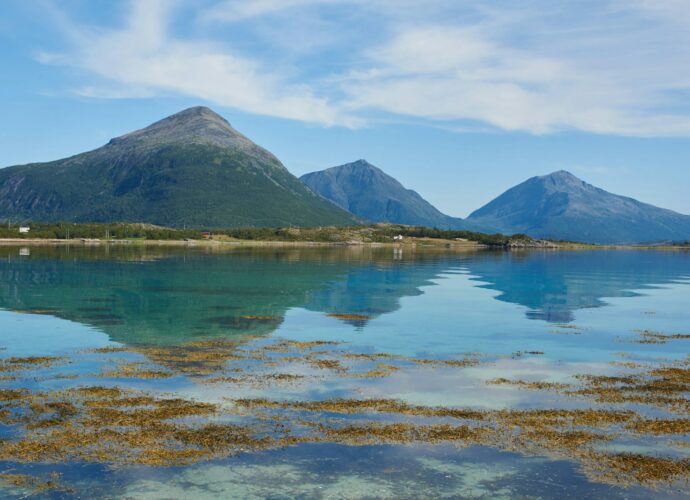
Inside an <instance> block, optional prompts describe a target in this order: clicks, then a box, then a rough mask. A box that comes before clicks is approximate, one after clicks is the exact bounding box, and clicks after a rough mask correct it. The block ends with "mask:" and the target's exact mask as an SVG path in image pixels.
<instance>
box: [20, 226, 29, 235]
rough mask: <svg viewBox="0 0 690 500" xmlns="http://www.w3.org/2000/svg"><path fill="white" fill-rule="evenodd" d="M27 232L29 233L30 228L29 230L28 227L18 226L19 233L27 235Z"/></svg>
mask: <svg viewBox="0 0 690 500" xmlns="http://www.w3.org/2000/svg"><path fill="white" fill-rule="evenodd" d="M29 231H31V228H30V227H28V226H19V232H20V233H28V232H29Z"/></svg>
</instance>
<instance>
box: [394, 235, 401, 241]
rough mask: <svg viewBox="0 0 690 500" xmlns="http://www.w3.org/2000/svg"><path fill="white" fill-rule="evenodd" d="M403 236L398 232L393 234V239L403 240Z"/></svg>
mask: <svg viewBox="0 0 690 500" xmlns="http://www.w3.org/2000/svg"><path fill="white" fill-rule="evenodd" d="M402 239H403V237H402V234H398V235H396V236H393V241H402Z"/></svg>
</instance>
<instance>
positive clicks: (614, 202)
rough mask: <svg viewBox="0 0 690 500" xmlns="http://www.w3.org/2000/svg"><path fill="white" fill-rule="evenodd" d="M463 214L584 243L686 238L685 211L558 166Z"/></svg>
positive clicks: (689, 225) (689, 233)
mask: <svg viewBox="0 0 690 500" xmlns="http://www.w3.org/2000/svg"><path fill="white" fill-rule="evenodd" d="M468 220H470V221H473V222H475V223H477V224H482V225H484V226H487V227H494V228H496V229H497V230H498V231H500V232H503V233H505V234H514V233H526V234H529V235H530V236H532V237H535V238H547V239H557V240H569V241H580V242H585V243H653V242H663V241H684V240H688V239H690V216H688V215H682V214H679V213H676V212H673V211H671V210H666V209H663V208H658V207H655V206H652V205H648V204H646V203H641V202H639V201H637V200H634V199H632V198H628V197H625V196H619V195H616V194H612V193H609V192H607V191H604V190H603V189H600V188H597V187H595V186H592V185H591V184H587V183H586V182H584V181H582V180H580V179H578V178H577V177H575V176H574V175H572V174H571V173H569V172H565V171H563V170H561V171H559V172H554V173H552V174H549V175H543V176H539V177H532V178H531V179H528V180H526V181H525V182H523V183H522V184H518V185H517V186H515V187H513V188H511V189H509V190H508V191H506V192H505V193H503V194H502V195H500V196H499V197H498V198H496V199H494V200H493V201H491V202H490V203H488V204H487V205H485V206H483V207H482V208H480V209H479V210H477V211H475V212H473V213H472V214H471V215H470V216H469V217H468Z"/></svg>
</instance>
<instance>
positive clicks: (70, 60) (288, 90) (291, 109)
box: [38, 0, 357, 126]
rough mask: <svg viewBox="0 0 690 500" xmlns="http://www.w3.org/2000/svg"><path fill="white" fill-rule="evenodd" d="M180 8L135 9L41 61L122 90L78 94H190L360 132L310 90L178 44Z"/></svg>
mask: <svg viewBox="0 0 690 500" xmlns="http://www.w3.org/2000/svg"><path fill="white" fill-rule="evenodd" d="M173 6H174V5H173V4H171V3H170V2H166V1H164V0H150V1H147V2H133V3H132V8H131V12H130V14H129V16H128V21H127V24H126V26H125V27H124V28H122V29H111V30H105V31H104V30H100V31H93V30H90V29H85V28H81V27H72V28H71V38H72V39H74V40H78V44H77V46H76V49H75V51H74V52H73V53H71V54H70V55H69V56H67V55H61V54H46V53H42V54H40V55H39V58H38V59H39V61H43V62H47V63H56V64H69V65H71V66H74V67H77V68H79V69H82V70H86V71H88V72H89V73H91V74H93V75H96V76H98V77H101V78H103V79H105V80H106V81H109V82H117V83H118V84H120V85H121V86H123V87H124V88H121V89H114V88H112V85H108V86H104V87H98V86H92V85H86V86H82V87H80V88H79V90H78V93H80V94H81V95H88V96H100V97H106V96H111V97H122V96H123V95H125V96H126V95H128V94H130V91H129V90H128V89H132V92H131V93H133V94H134V95H140V94H149V93H151V92H153V91H155V90H158V91H164V92H175V93H180V94H185V95H189V96H193V97H197V98H200V99H204V100H206V101H210V102H213V103H216V104H219V105H222V106H228V107H233V108H236V109H240V110H243V111H247V112H251V113H258V114H265V115H270V116H277V117H282V118H290V119H295V120H303V121H307V122H314V123H319V124H323V125H335V124H339V125H346V126H353V125H355V124H356V123H357V120H356V119H354V118H351V117H348V116H347V115H345V114H344V113H341V112H340V111H339V110H338V109H337V108H336V107H335V106H334V105H333V104H332V103H330V102H328V101H327V100H326V99H323V98H320V97H318V96H316V95H315V93H314V91H313V90H312V89H311V88H310V87H309V86H308V85H306V84H302V83H293V82H289V81H287V80H286V79H285V78H284V77H283V75H281V74H279V73H276V72H272V71H271V70H270V69H266V66H267V65H262V64H261V63H260V62H258V61H255V60H253V59H250V58H246V57H243V56H241V55H236V54H233V53H232V52H231V51H229V50H228V49H227V48H226V47H223V46H221V45H219V44H214V43H210V42H205V41H188V40H181V39H175V38H172V37H170V36H169V34H168V22H169V19H168V16H169V15H170V14H171V13H172V12H173V9H172V7H173Z"/></svg>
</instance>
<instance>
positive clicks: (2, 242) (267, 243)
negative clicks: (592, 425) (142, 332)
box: [0, 238, 491, 250]
mask: <svg viewBox="0 0 690 500" xmlns="http://www.w3.org/2000/svg"><path fill="white" fill-rule="evenodd" d="M107 245H115V246H170V247H199V248H237V247H322V248H356V247H367V248H434V249H449V250H478V249H486V248H491V247H488V246H486V245H481V244H479V243H476V242H471V241H453V240H436V239H423V238H414V239H412V238H410V239H409V240H408V241H405V242H402V243H399V242H390V243H389V242H373V241H338V242H327V241H279V240H231V239H227V240H217V239H204V240H122V239H120V240H84V239H69V240H64V239H47V238H0V246H5V247H21V246H80V247H97V246H107Z"/></svg>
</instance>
